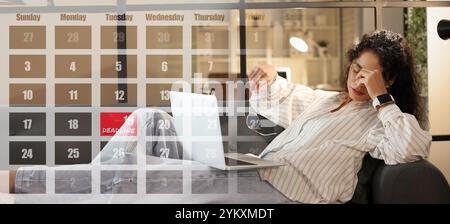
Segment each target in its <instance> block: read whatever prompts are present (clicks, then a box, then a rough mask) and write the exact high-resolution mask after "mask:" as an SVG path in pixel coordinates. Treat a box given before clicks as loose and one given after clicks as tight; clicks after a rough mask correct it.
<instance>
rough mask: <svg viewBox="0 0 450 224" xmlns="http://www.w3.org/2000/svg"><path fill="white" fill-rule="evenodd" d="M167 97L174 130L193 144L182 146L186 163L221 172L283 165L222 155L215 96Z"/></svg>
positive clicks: (177, 94) (174, 94)
mask: <svg viewBox="0 0 450 224" xmlns="http://www.w3.org/2000/svg"><path fill="white" fill-rule="evenodd" d="M169 94H170V102H171V109H172V115H173V118H174V125H175V129H176V131H177V133H178V134H179V135H182V136H183V139H185V138H189V139H191V141H192V144H184V150H183V151H185V154H184V158H185V159H191V160H193V161H197V162H200V163H203V164H206V165H208V166H211V167H214V168H217V169H221V170H245V169H255V168H265V167H276V166H282V165H284V164H281V163H277V162H274V161H269V160H264V159H261V158H259V157H258V156H256V155H251V154H242V153H225V152H224V146H223V144H222V132H221V128H220V120H219V107H218V104H217V98H216V96H214V95H205V94H196V93H186V92H176V91H170V93H169Z"/></svg>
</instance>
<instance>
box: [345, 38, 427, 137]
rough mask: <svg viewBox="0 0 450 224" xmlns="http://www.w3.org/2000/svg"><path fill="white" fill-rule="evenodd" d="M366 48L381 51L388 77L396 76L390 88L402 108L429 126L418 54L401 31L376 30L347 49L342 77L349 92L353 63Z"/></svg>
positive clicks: (380, 59)
mask: <svg viewBox="0 0 450 224" xmlns="http://www.w3.org/2000/svg"><path fill="white" fill-rule="evenodd" d="M366 50H371V51H372V52H374V53H375V54H376V55H378V59H379V61H380V66H381V67H382V68H383V72H382V74H383V78H384V80H394V83H393V84H392V85H391V86H390V87H389V88H388V92H389V93H390V94H391V95H392V96H393V97H394V99H395V102H396V104H397V105H398V107H399V108H400V110H401V111H402V112H404V113H409V114H412V115H414V116H415V117H416V119H417V120H418V121H419V123H420V124H421V126H422V127H423V128H424V127H427V126H428V124H427V123H428V121H427V119H426V118H425V110H424V106H423V105H424V104H423V102H422V101H423V100H422V98H421V97H420V95H419V91H420V82H419V77H418V75H417V72H416V69H415V62H414V56H413V54H412V51H411V48H410V47H409V44H408V42H407V40H406V39H405V38H404V37H403V36H401V35H400V34H398V33H395V32H392V31H389V30H375V31H373V32H371V33H367V34H364V35H363V37H362V39H361V41H360V42H359V43H358V44H356V45H354V46H353V47H351V48H350V49H349V50H348V51H347V54H346V56H347V60H348V65H347V66H346V70H345V74H344V77H343V80H342V81H343V82H342V84H343V88H344V90H345V91H346V92H348V89H347V85H346V83H347V78H348V72H349V70H350V64H351V63H352V62H353V60H355V59H356V58H358V57H359V55H360V54H361V53H362V52H363V51H366Z"/></svg>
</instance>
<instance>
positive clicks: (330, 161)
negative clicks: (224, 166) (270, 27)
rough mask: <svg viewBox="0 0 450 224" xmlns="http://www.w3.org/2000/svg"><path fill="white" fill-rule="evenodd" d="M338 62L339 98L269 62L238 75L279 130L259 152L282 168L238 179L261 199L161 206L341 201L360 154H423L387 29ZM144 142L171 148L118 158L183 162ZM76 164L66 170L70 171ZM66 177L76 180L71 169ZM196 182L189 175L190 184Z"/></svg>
mask: <svg viewBox="0 0 450 224" xmlns="http://www.w3.org/2000/svg"><path fill="white" fill-rule="evenodd" d="M347 59H348V61H349V65H348V67H347V69H346V74H347V76H346V77H344V82H343V87H344V91H343V92H332V91H322V90H313V89H311V88H309V87H306V86H303V85H299V84H294V83H288V82H287V81H286V80H285V79H283V78H282V77H277V73H276V71H275V69H274V68H273V67H272V66H270V65H264V66H258V67H256V68H254V69H253V70H252V72H251V73H250V74H249V75H248V77H249V79H250V81H251V83H252V85H251V86H250V89H251V97H250V106H251V108H252V109H253V110H254V111H256V112H257V113H258V114H260V115H262V116H264V117H267V118H268V119H270V120H271V121H273V122H275V123H276V124H278V125H280V126H282V127H284V128H286V129H285V130H284V131H283V132H282V133H281V134H280V135H278V136H277V137H276V138H275V139H274V140H273V141H272V142H271V143H270V144H269V145H268V146H267V147H266V148H265V149H264V150H263V152H262V153H261V154H260V155H259V156H260V157H262V158H264V159H268V160H273V161H277V162H281V163H284V164H286V165H285V166H280V167H273V168H263V169H258V170H253V171H246V172H242V173H243V174H240V175H241V176H240V178H244V180H245V181H244V182H245V183H246V184H247V185H246V186H248V187H249V188H251V189H253V190H255V191H258V189H265V190H264V192H265V194H266V197H257V196H251V195H250V196H240V195H236V196H230V195H229V194H223V195H218V194H211V196H210V197H199V196H198V195H196V194H188V195H186V197H184V198H182V199H180V200H181V201H176V200H173V201H170V200H169V201H167V200H166V199H167V198H166V199H165V200H166V201H164V202H165V203H167V202H168V203H172V202H175V203H176V202H181V203H186V202H189V203H197V202H198V203H214V202H219V203H229V202H232V203H345V202H347V201H349V200H350V199H351V198H352V196H353V194H354V191H355V188H356V184H357V181H358V180H357V173H358V171H359V170H360V168H361V165H362V161H363V158H364V156H365V155H366V154H370V155H371V156H372V157H374V158H377V159H381V160H384V162H385V163H386V164H398V163H407V162H413V161H416V160H419V159H422V158H426V157H427V156H428V154H429V149H430V144H431V136H430V134H429V133H428V132H427V131H424V130H423V129H422V128H421V126H420V123H419V121H420V122H421V123H422V124H424V123H425V120H426V119H425V117H424V114H423V112H424V109H423V108H422V103H421V99H420V97H419V86H418V84H419V83H418V82H419V80H418V76H417V74H416V72H415V67H414V58H413V56H412V54H411V49H410V47H409V46H408V43H407V41H406V39H405V38H404V37H402V36H401V35H399V34H396V33H393V32H390V31H386V30H378V31H374V32H372V33H369V34H366V35H364V36H363V37H362V40H361V42H360V43H359V44H357V45H355V46H353V47H352V48H351V49H349V50H348V52H347ZM134 116H135V117H136V118H137V119H138V121H139V125H138V126H139V129H140V130H146V132H147V133H151V134H152V135H157V136H163V137H164V136H176V135H177V133H176V132H175V130H173V129H172V130H168V131H161V130H158V129H157V128H156V125H155V122H156V120H158V119H160V118H164V119H169V120H170V119H171V117H170V116H169V115H168V114H166V113H164V112H161V111H157V110H153V109H139V110H137V111H135V112H134ZM126 125H127V124H125V125H124V127H123V128H126ZM143 136H145V134H144V135H143ZM116 137H117V136H115V137H114V138H116ZM114 138H113V140H112V141H111V142H109V143H108V144H107V146H106V148H105V149H104V150H103V151H104V153H106V155H107V157H109V160H108V161H111V162H113V161H114V160H117V159H116V158H114V156H113V148H114V145H115V144H118V143H116V142H115V141H114ZM152 144H153V145H156V144H172V145H170V146H168V147H167V148H169V151H168V152H166V151H165V152H161V151H158V150H155V151H152V149H154V148H155V147H153V148H152V147H150V148H147V152H146V150H145V149H144V150H141V149H139V148H138V147H137V146H136V144H128V145H125V146H124V147H126V149H127V150H126V154H127V156H125V157H123V158H121V160H123V161H119V162H125V160H127V159H136V158H138V159H139V157H138V155H139V154H143V155H146V156H148V155H150V157H151V158H150V160H151V161H152V162H151V164H152V165H155V166H161V167H164V166H167V165H168V164H184V163H183V160H177V158H180V150H181V148H180V145H179V144H178V143H170V142H169V141H158V142H154V143H152ZM102 153H103V152H102ZM108 155H109V156H108ZM161 157H164V158H161ZM167 157H169V158H167ZM98 160H99V158H98V157H97V158H96V159H95V160H94V161H93V162H92V164H90V165H91V166H93V167H95V166H97V164H98ZM108 161H107V162H108ZM115 162H117V161H115ZM192 164H194V165H200V164H196V163H195V162H193V163H192ZM192 164H191V165H187V166H193V165H192ZM80 166H86V165H80ZM78 168H80V167H76V166H74V167H72V168H70V170H77V169H78ZM34 169H36V168H34ZM42 169H64V170H67V169H69V168H68V167H62V168H61V167H60V168H48V167H44V168H42ZM27 170H29V169H27V168H21V169H19V170H18V171H17V176H15V175H16V173H15V172H11V178H12V180H13V181H12V183H13V184H14V183H15V184H16V185H15V186H14V185H12V186H11V188H12V190H14V189H15V190H16V191H18V192H26V191H27V189H26V188H25V187H24V183H23V181H24V180H27V179H29V178H31V177H30V175H33V173H32V172H31V173H30V172H26V171H27ZM213 171H214V170H213V169H210V168H205V172H206V174H205V175H206V177H207V178H216V179H217V178H218V176H217V175H215V174H214V172H213ZM67 175H68V176H71V177H72V178H75V179H77V178H79V179H80V178H82V177H81V176H79V175H77V173H76V171H73V172H72V173H68V174H67ZM33 178H35V181H44V182H45V177H44V178H42V177H40V176H39V175H38V176H37V177H33ZM180 178H181V177H180ZM196 178H198V177H194V176H192V181H195V179H196ZM222 178H223V179H227V180H229V179H233V178H236V176H234V175H224V176H223V177H222ZM126 181H128V180H127V179H124V178H120V174H119V173H117V174H115V175H113V176H112V177H111V178H109V179H108V178H107V179H105V180H103V179H102V182H104V183H102V189H104V190H105V192H114V191H117V190H118V189H119V190H122V191H126V187H127V186H129V185H126V184H124V183H123V182H126ZM131 182H133V181H132V180H131ZM134 184H135V183H134ZM59 187H63V186H58V185H57V184H56V185H55V189H58V188H59ZM169 187H170V186H169ZM78 190H80V191H81V190H83V186H79V188H78ZM193 190H194V189H193ZM197 190H198V191H206V192H208V191H209V190H211V189H208V187H205V188H203V189H197ZM145 197H147V198H148V200H147V201H144V202H158V200H157V199H156V197H154V196H153V195H146V196H145Z"/></svg>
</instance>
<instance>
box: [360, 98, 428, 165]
mask: <svg viewBox="0 0 450 224" xmlns="http://www.w3.org/2000/svg"><path fill="white" fill-rule="evenodd" d="M378 118H379V119H380V120H381V124H380V125H379V126H378V127H377V128H375V129H374V130H372V131H371V132H370V133H369V137H368V143H369V145H371V146H372V147H373V146H374V150H373V151H371V152H370V155H371V156H372V157H375V158H378V159H382V160H384V161H385V163H386V164H390V165H393V164H398V163H406V162H413V161H416V160H419V159H423V158H427V157H428V154H429V150H430V145H431V135H430V134H429V133H428V132H427V131H424V130H422V129H421V128H420V125H419V122H418V121H417V119H416V118H415V117H414V116H413V115H411V114H407V113H402V112H401V110H400V108H399V107H398V106H397V105H395V104H391V105H388V106H385V107H383V108H381V109H380V111H379V113H378Z"/></svg>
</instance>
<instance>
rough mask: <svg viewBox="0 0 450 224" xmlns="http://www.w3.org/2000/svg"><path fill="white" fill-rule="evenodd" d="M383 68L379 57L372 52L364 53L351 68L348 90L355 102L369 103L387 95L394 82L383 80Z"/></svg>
mask: <svg viewBox="0 0 450 224" xmlns="http://www.w3.org/2000/svg"><path fill="white" fill-rule="evenodd" d="M382 72H383V68H382V67H381V65H380V64H379V59H378V56H377V55H376V54H375V53H373V52H372V51H363V52H362V53H361V55H360V56H359V57H358V58H356V59H355V60H354V61H353V63H352V64H351V66H350V70H349V74H348V79H347V88H348V93H349V96H350V98H352V100H355V101H368V100H371V99H373V98H375V97H377V96H379V95H382V94H385V93H387V87H388V86H389V85H390V84H392V81H390V82H386V81H385V80H384V78H383V74H382Z"/></svg>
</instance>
